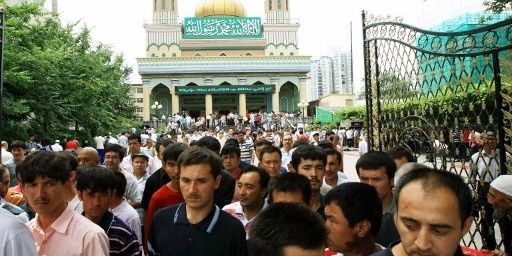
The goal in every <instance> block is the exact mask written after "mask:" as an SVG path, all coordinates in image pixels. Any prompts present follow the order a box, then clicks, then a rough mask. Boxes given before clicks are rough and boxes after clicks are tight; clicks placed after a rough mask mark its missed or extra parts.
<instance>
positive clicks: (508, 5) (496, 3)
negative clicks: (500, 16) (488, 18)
mask: <svg viewBox="0 0 512 256" xmlns="http://www.w3.org/2000/svg"><path fill="white" fill-rule="evenodd" d="M484 6H485V9H486V11H488V12H493V13H502V12H505V11H510V10H511V9H512V0H491V1H484Z"/></svg>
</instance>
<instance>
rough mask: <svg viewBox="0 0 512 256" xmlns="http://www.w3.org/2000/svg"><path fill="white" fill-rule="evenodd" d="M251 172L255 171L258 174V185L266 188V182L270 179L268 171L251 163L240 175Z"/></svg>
mask: <svg viewBox="0 0 512 256" xmlns="http://www.w3.org/2000/svg"><path fill="white" fill-rule="evenodd" d="M251 172H255V173H257V174H258V175H259V183H260V187H261V188H262V189H267V188H268V182H269V181H270V175H268V172H266V171H265V170H263V169H261V168H259V167H256V166H254V165H251V166H250V167H249V168H247V169H246V170H245V171H244V172H243V173H242V175H244V174H246V173H251Z"/></svg>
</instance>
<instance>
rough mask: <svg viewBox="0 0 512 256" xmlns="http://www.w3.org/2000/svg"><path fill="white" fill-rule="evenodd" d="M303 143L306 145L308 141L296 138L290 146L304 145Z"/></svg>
mask: <svg viewBox="0 0 512 256" xmlns="http://www.w3.org/2000/svg"><path fill="white" fill-rule="evenodd" d="M304 145H308V142H307V141H303V140H296V141H294V142H293V145H292V148H298V147H300V146H304Z"/></svg>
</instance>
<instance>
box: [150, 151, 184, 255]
mask: <svg viewBox="0 0 512 256" xmlns="http://www.w3.org/2000/svg"><path fill="white" fill-rule="evenodd" d="M187 149H188V146H187V145H186V144H183V143H173V144H169V145H168V146H167V147H166V148H165V150H164V155H163V168H164V170H165V173H166V174H167V175H168V176H169V178H171V181H170V182H168V183H167V184H165V185H163V186H162V187H161V188H160V189H158V190H157V191H156V192H155V193H154V194H153V197H151V201H149V207H148V212H147V214H146V221H145V222H146V223H145V225H144V227H145V228H144V230H145V233H146V236H145V239H144V245H147V241H148V239H149V236H150V234H151V222H152V221H153V215H154V214H155V212H156V211H157V210H159V209H161V208H164V207H168V206H172V205H175V204H177V203H181V202H183V201H184V200H183V196H182V195H181V191H180V172H179V170H178V166H177V165H176V163H177V162H178V157H179V156H180V155H181V153H182V152H183V151H185V150H187Z"/></svg>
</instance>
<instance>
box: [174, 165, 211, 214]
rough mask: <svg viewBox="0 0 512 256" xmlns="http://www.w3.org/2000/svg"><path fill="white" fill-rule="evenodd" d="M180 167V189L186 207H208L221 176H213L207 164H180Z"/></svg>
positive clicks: (198, 208)
mask: <svg viewBox="0 0 512 256" xmlns="http://www.w3.org/2000/svg"><path fill="white" fill-rule="evenodd" d="M180 169H181V173H180V190H181V193H182V194H183V198H184V199H185V202H186V204H187V207H190V208H192V209H197V210H200V209H204V208H206V207H209V206H210V204H212V203H213V191H214V190H215V189H216V188H218V187H219V185H220V179H221V176H220V175H219V176H217V177H215V178H214V177H213V176H212V174H211V167H210V165H209V164H196V165H189V166H181V168H180Z"/></svg>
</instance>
